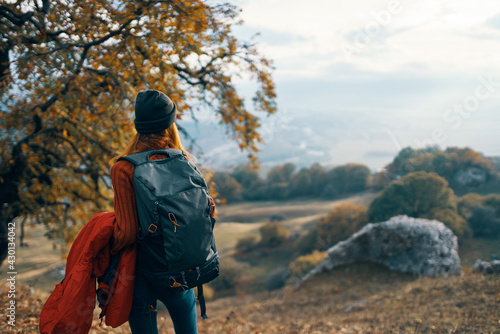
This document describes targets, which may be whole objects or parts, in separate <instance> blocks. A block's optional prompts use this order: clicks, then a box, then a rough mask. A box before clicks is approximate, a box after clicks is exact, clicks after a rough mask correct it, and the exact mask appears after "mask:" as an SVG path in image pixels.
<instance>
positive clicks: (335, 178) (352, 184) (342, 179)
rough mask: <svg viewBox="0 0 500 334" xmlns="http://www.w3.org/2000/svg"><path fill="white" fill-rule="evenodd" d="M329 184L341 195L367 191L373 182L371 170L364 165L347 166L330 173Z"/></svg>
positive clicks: (351, 164) (338, 167)
mask: <svg viewBox="0 0 500 334" xmlns="http://www.w3.org/2000/svg"><path fill="white" fill-rule="evenodd" d="M327 174H328V176H327V178H328V182H329V183H330V184H332V185H333V186H334V187H335V189H336V190H337V191H338V192H339V193H346V192H356V191H362V190H365V189H366V188H367V187H368V186H369V185H370V181H371V172H370V169H369V168H368V167H367V166H365V165H362V164H353V163H350V164H346V165H342V166H337V167H335V168H333V169H332V170H330V171H328V173H327Z"/></svg>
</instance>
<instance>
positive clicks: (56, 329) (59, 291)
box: [39, 212, 136, 334]
mask: <svg viewBox="0 0 500 334" xmlns="http://www.w3.org/2000/svg"><path fill="white" fill-rule="evenodd" d="M115 222H116V220H115V213H114V212H104V213H99V214H97V215H95V216H94V217H93V218H92V219H91V220H90V221H89V222H88V223H87V224H86V225H85V226H84V227H83V229H82V230H81V231H80V233H79V234H78V236H77V237H76V239H75V242H74V243H73V245H72V246H71V250H70V252H69V255H68V259H67V262H66V275H65V277H64V279H63V280H62V281H61V283H59V284H57V285H56V287H55V289H54V290H53V291H52V293H51V295H50V297H49V299H47V301H46V302H45V305H44V306H43V308H42V312H41V314H40V323H39V329H40V332H41V333H42V334H45V333H47V334H63V333H68V334H69V333H71V334H83V333H88V332H89V330H90V328H91V326H92V318H93V313H94V307H95V301H96V278H99V277H102V276H103V274H104V273H105V271H106V269H107V267H108V265H109V259H110V252H109V249H110V247H109V246H110V242H111V237H112V235H113V228H114V226H115ZM135 260H136V247H135V244H134V245H131V246H128V247H126V248H125V249H124V250H123V252H122V253H121V257H120V260H119V263H118V267H117V270H116V274H115V276H114V279H113V283H112V287H111V288H110V289H109V290H110V295H109V297H108V299H107V300H108V302H107V304H106V305H105V306H104V308H103V315H105V316H106V317H105V322H106V325H108V326H112V327H118V326H120V325H122V324H123V323H125V322H126V321H127V320H128V316H129V313H130V310H131V308H132V298H133V290H134V278H135V276H134V275H135ZM101 285H102V283H101V284H100V286H99V287H100V288H101V287H102V286H101Z"/></svg>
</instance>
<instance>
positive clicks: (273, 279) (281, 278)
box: [266, 267, 290, 291]
mask: <svg viewBox="0 0 500 334" xmlns="http://www.w3.org/2000/svg"><path fill="white" fill-rule="evenodd" d="M289 277H290V269H288V268H287V267H281V268H276V269H275V270H274V271H273V272H271V274H270V275H269V277H268V278H267V280H266V289H267V290H268V291H272V290H277V289H281V288H282V287H284V286H285V284H286V281H287V280H288V278H289Z"/></svg>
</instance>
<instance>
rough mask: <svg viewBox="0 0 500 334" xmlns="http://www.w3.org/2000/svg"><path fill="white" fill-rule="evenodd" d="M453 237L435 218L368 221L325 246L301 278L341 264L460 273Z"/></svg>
mask: <svg viewBox="0 0 500 334" xmlns="http://www.w3.org/2000/svg"><path fill="white" fill-rule="evenodd" d="M457 250H458V244H457V237H456V236H455V235H454V234H453V232H452V231H451V230H450V229H449V228H447V227H446V226H445V225H444V224H443V223H441V222H439V221H437V220H427V219H420V218H411V217H408V216H397V217H393V218H391V219H390V220H388V221H386V222H382V223H376V224H368V225H366V226H365V227H364V228H362V229H361V230H360V231H358V232H356V233H354V234H353V235H352V236H351V237H350V238H349V239H347V240H344V241H341V242H339V243H337V244H336V245H334V246H333V247H331V248H330V249H328V256H327V258H326V259H325V260H324V261H323V262H321V263H320V264H319V265H318V266H317V267H316V268H314V269H313V270H311V271H310V272H309V273H308V274H307V275H306V276H305V277H304V278H303V280H305V279H307V278H309V277H311V276H313V275H316V274H318V273H321V272H324V271H326V270H331V269H333V268H335V267H338V266H340V265H344V264H350V263H354V262H358V261H367V262H374V263H379V264H382V265H385V266H387V267H388V268H389V269H391V270H395V271H399V272H405V273H412V274H416V275H419V276H429V277H437V276H448V275H461V273H462V269H461V266H460V258H459V256H458V252H457Z"/></svg>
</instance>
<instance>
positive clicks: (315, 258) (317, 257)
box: [288, 250, 327, 278]
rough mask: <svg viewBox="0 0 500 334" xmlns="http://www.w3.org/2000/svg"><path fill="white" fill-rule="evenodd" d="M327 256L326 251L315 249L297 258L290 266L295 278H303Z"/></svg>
mask: <svg viewBox="0 0 500 334" xmlns="http://www.w3.org/2000/svg"><path fill="white" fill-rule="evenodd" d="M326 256H327V253H326V252H320V251H317V250H315V251H314V252H312V253H311V254H308V255H303V256H299V257H298V258H296V259H295V261H293V262H292V263H290V265H289V266H288V268H289V269H290V274H291V276H292V277H293V278H301V277H303V276H304V275H305V274H307V273H308V272H309V271H311V270H312V269H314V268H315V267H316V266H317V265H318V264H319V263H320V262H321V261H323V260H324V259H325V258H326Z"/></svg>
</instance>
